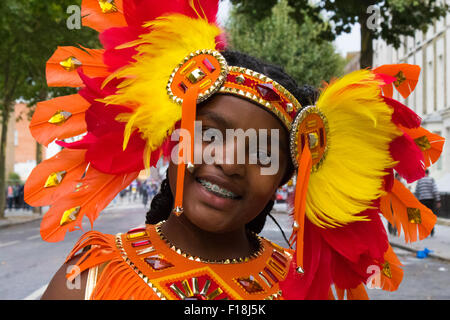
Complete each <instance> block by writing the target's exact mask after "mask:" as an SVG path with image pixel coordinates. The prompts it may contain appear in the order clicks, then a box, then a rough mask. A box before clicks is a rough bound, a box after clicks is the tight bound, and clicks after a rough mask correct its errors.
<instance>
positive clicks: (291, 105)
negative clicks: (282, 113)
mask: <svg viewBox="0 0 450 320" xmlns="http://www.w3.org/2000/svg"><path fill="white" fill-rule="evenodd" d="M286 111H287V112H289V113H290V112H292V111H294V105H293V104H292V103H288V104H286Z"/></svg>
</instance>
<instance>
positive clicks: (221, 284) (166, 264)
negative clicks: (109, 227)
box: [67, 224, 292, 300]
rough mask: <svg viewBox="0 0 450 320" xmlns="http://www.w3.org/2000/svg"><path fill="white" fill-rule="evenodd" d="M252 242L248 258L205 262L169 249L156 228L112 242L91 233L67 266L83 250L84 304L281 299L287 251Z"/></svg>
mask: <svg viewBox="0 0 450 320" xmlns="http://www.w3.org/2000/svg"><path fill="white" fill-rule="evenodd" d="M257 239H258V242H259V249H258V251H257V252H255V253H254V254H253V255H252V256H249V257H245V258H240V259H234V260H224V261H206V260H202V259H200V258H197V257H193V256H190V255H188V254H186V253H184V252H182V251H181V250H180V249H177V248H175V247H174V246H171V245H170V244H169V242H168V241H167V240H166V239H165V238H164V236H163V235H162V234H161V232H160V224H158V225H147V227H145V228H137V229H132V230H130V231H128V232H127V233H125V234H120V233H119V234H117V235H115V236H114V235H108V234H102V233H100V232H96V231H90V232H87V233H86V234H85V235H83V236H82V237H81V239H80V240H79V242H78V243H77V244H76V245H75V247H74V249H73V251H72V252H71V254H70V255H69V257H68V259H67V260H69V259H71V258H73V257H74V255H75V254H76V253H77V252H79V251H80V250H81V249H83V248H85V251H84V252H83V253H82V255H81V257H80V259H79V260H78V262H77V266H78V267H79V269H78V270H79V271H80V272H82V271H85V270H87V269H89V276H88V281H87V286H86V298H87V299H107V300H117V299H120V300H122V299H125V300H127V299H133V300H241V299H243V300H264V299H265V300H274V299H282V293H281V290H280V286H279V283H280V281H283V280H284V279H285V278H286V276H287V273H288V270H289V265H290V262H291V259H292V251H290V250H286V249H283V248H281V247H280V246H278V245H277V244H275V243H273V242H271V241H269V240H267V239H265V238H262V237H257ZM77 275H78V274H76V273H72V274H71V275H70V278H71V279H73V277H75V276H77Z"/></svg>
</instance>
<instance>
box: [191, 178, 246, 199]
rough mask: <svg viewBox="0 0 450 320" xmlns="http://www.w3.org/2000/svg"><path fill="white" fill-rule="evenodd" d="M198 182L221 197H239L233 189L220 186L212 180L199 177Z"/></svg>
mask: <svg viewBox="0 0 450 320" xmlns="http://www.w3.org/2000/svg"><path fill="white" fill-rule="evenodd" d="M198 182H200V184H201V185H202V186H203V187H204V188H205V189H206V190H208V191H210V192H212V193H214V194H216V195H218V196H220V197H223V198H229V199H236V198H237V197H238V196H237V195H236V194H235V193H233V192H231V191H229V190H227V189H224V188H222V187H219V186H218V185H217V184H214V183H212V182H209V181H206V180H202V179H198Z"/></svg>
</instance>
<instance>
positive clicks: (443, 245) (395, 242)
mask: <svg viewBox="0 0 450 320" xmlns="http://www.w3.org/2000/svg"><path fill="white" fill-rule="evenodd" d="M130 204H131V202H129V201H128V200H125V201H120V200H117V201H113V202H112V203H111V204H110V205H109V206H108V207H107V208H106V209H105V210H107V209H108V208H115V207H122V206H123V207H126V206H129V205H130ZM286 209H287V208H286V205H285V204H276V205H275V207H274V213H275V214H277V215H280V214H286V212H287V210H286ZM47 210H48V207H44V208H43V210H42V211H43V214H44V213H45V212H46V211H47ZM5 213H6V214H5V215H6V219H0V232H1V229H2V228H6V227H9V226H11V225H16V224H22V223H27V222H30V221H35V220H40V219H42V216H43V214H42V215H40V214H35V213H33V212H32V211H31V210H14V209H13V210H6V212H5ZM383 219H384V218H383ZM384 222H385V226H386V230H387V222H386V221H384ZM288 233H289V231H288ZM387 234H388V238H389V242H390V243H391V246H392V247H396V248H400V249H403V250H407V251H410V252H413V253H416V254H417V256H418V257H420V256H421V255H423V254H424V251H429V252H428V253H425V256H428V257H430V258H436V259H440V260H445V261H448V262H450V219H443V218H438V221H437V223H436V226H435V232H434V236H432V237H431V236H429V237H428V238H426V239H423V240H419V241H416V242H413V243H405V240H404V237H403V233H402V234H401V235H400V237H399V236H394V235H391V234H389V232H387Z"/></svg>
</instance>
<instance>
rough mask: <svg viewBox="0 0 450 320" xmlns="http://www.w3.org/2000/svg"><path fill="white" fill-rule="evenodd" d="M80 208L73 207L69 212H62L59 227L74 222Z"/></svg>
mask: <svg viewBox="0 0 450 320" xmlns="http://www.w3.org/2000/svg"><path fill="white" fill-rule="evenodd" d="M80 209H81V207H75V208H72V209H69V210H66V211H64V213H63V215H62V218H61V221H60V222H59V225H60V226H65V225H66V224H69V223H71V222H73V221H75V220H76V219H77V217H78V214H79V213H80Z"/></svg>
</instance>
